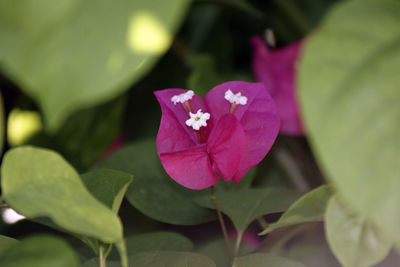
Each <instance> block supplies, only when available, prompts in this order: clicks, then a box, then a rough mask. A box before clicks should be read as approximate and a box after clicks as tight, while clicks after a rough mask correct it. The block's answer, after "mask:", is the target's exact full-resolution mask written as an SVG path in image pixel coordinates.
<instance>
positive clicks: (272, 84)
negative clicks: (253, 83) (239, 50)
mask: <svg viewBox="0 0 400 267" xmlns="http://www.w3.org/2000/svg"><path fill="white" fill-rule="evenodd" d="M251 43H252V45H253V72H254V76H255V78H256V80H257V81H260V82H263V83H264V84H265V87H266V88H267V90H268V92H269V93H270V94H271V96H272V98H273V99H274V100H275V103H276V106H277V108H278V111H279V115H280V117H281V129H280V132H281V133H282V134H286V135H303V134H304V131H303V127H302V124H301V121H300V115H299V109H298V103H297V95H296V94H297V92H296V90H297V88H296V81H295V78H296V63H297V59H298V57H299V52H300V49H301V46H302V42H297V43H294V44H291V45H288V46H286V47H283V48H279V49H274V50H269V49H268V48H267V46H266V45H265V43H264V42H263V40H262V39H261V38H260V37H258V36H253V37H252V38H251Z"/></svg>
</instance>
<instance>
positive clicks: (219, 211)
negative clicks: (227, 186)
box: [210, 186, 234, 261]
mask: <svg viewBox="0 0 400 267" xmlns="http://www.w3.org/2000/svg"><path fill="white" fill-rule="evenodd" d="M210 198H211V201H212V202H213V203H214V206H215V210H216V211H217V214H218V219H219V224H220V225H221V228H222V233H223V234H224V239H225V244H226V247H227V249H228V254H229V259H230V260H231V261H233V258H234V254H233V250H232V246H231V243H230V242H229V238H228V232H227V230H226V226H225V222H224V218H223V217H222V214H221V210H220V208H219V206H218V203H217V198H216V196H215V194H214V186H211V187H210Z"/></svg>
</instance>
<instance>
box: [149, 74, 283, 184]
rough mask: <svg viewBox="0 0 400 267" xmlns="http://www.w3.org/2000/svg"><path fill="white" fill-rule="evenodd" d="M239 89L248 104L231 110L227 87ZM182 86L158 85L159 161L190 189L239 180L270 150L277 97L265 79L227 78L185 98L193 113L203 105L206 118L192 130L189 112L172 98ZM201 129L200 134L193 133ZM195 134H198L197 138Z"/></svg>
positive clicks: (276, 126)
mask: <svg viewBox="0 0 400 267" xmlns="http://www.w3.org/2000/svg"><path fill="white" fill-rule="evenodd" d="M227 90H231V91H232V92H233V93H234V94H237V93H239V92H241V94H242V95H243V96H245V97H247V104H246V105H238V106H237V107H236V108H235V110H234V112H233V113H230V110H231V103H230V102H229V101H227V100H226V99H225V98H224V95H225V92H226V91H227ZM185 92H186V90H184V89H165V90H160V91H156V92H155V93H154V94H155V95H156V97H157V100H158V102H159V103H160V106H161V111H162V117H161V123H160V128H159V130H158V134H157V139H156V143H157V152H158V155H159V157H160V160H161V163H162V165H163V167H164V169H165V170H166V172H167V173H168V175H169V176H170V177H171V178H172V179H174V180H175V181H176V182H177V183H179V184H181V185H183V186H185V187H187V188H190V189H204V188H207V187H210V186H212V185H214V184H216V183H218V182H219V179H218V177H217V175H218V176H219V177H220V178H222V179H223V180H225V181H228V180H231V179H233V181H234V183H237V182H238V181H239V180H240V179H241V178H242V177H243V176H244V175H245V174H246V172H247V171H248V170H249V169H250V168H251V167H253V166H255V165H256V164H257V163H259V162H260V161H261V160H262V159H263V158H264V157H265V155H266V154H267V152H268V151H269V150H270V148H271V146H272V144H273V143H274V141H275V138H276V136H277V134H278V131H279V123H280V122H279V115H278V112H277V109H276V107H275V103H274V101H273V100H272V98H271V96H270V95H269V94H268V92H267V90H266V89H265V87H264V84H263V83H247V82H240V81H235V82H227V83H223V84H220V85H218V86H216V87H214V88H213V89H212V90H211V91H210V92H208V93H207V94H206V96H205V99H204V100H203V99H202V98H201V97H200V96H198V95H194V96H193V98H192V99H191V100H189V101H188V102H189V104H190V108H191V111H192V113H195V112H197V110H199V109H201V110H202V112H208V113H209V114H210V119H209V120H208V121H207V126H206V127H201V128H200V130H199V131H195V130H193V129H192V128H190V127H188V126H187V125H186V124H185V121H186V120H187V119H189V115H188V113H187V111H186V110H185V108H184V107H183V105H182V104H180V103H178V104H176V105H175V104H174V103H172V102H171V98H172V97H173V96H175V95H179V94H182V93H185ZM199 135H202V136H203V138H201V139H198V138H196V136H199ZM198 140H202V141H201V142H200V141H198Z"/></svg>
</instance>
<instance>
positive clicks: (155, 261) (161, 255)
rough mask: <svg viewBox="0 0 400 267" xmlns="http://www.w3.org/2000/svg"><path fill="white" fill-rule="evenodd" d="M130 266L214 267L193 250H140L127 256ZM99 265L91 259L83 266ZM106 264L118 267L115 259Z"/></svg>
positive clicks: (206, 258)
mask: <svg viewBox="0 0 400 267" xmlns="http://www.w3.org/2000/svg"><path fill="white" fill-rule="evenodd" d="M129 264H130V265H129V266H131V267H216V265H215V263H214V262H213V261H212V260H211V259H210V258H208V257H206V256H204V255H201V254H198V253H193V252H166V251H152V252H141V253H137V254H135V255H133V256H130V257H129ZM97 266H99V264H98V260H97V259H91V260H89V261H87V262H85V263H84V264H83V267H97ZM107 266H110V267H120V264H119V263H118V262H116V261H107Z"/></svg>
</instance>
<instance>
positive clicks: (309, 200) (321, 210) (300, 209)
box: [260, 185, 332, 235]
mask: <svg viewBox="0 0 400 267" xmlns="http://www.w3.org/2000/svg"><path fill="white" fill-rule="evenodd" d="M331 195H332V193H331V187H330V185H323V186H320V187H318V188H316V189H314V190H312V191H311V192H308V193H307V194H305V195H304V196H302V197H301V198H299V199H298V200H297V201H296V202H294V203H293V204H292V205H291V206H290V208H289V209H288V210H287V211H286V212H285V213H283V214H282V216H281V217H280V218H279V221H277V222H276V223H272V224H270V225H268V227H267V228H266V229H265V230H264V231H262V232H261V233H260V235H265V234H267V233H269V232H272V231H273V230H275V229H278V228H281V227H286V226H289V225H293V224H299V223H304V222H315V221H322V220H323V219H324V214H325V210H326V204H327V203H328V200H329V198H330V197H331Z"/></svg>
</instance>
